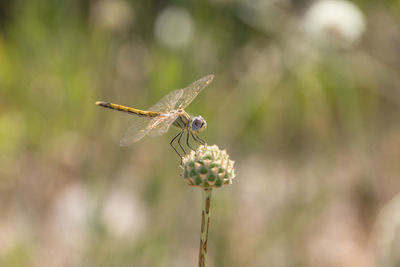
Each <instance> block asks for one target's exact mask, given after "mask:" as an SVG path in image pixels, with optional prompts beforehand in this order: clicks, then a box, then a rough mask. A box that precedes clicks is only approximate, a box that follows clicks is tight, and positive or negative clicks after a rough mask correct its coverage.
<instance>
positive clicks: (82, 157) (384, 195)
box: [0, 0, 400, 267]
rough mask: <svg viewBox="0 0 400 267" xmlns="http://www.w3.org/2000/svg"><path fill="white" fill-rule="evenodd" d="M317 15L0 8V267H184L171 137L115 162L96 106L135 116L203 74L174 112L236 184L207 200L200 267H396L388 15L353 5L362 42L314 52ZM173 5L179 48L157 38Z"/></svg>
mask: <svg viewBox="0 0 400 267" xmlns="http://www.w3.org/2000/svg"><path fill="white" fill-rule="evenodd" d="M313 3H314V2H313V1H282V2H279V1H254V2H252V1H250V2H245V1H229V0H227V1H221V0H212V1H211V0H210V1H201V2H194V1H189V2H181V1H167V2H159V1H122V0H119V1H104V0H103V1H76V0H71V1H53V0H33V1H8V2H2V3H1V4H0V94H1V95H0V96H1V97H0V192H1V193H0V211H1V214H2V216H1V219H0V266H10V267H12V266H43V265H46V266H47V265H50V266H189V265H194V264H196V262H197V259H196V258H197V253H198V250H197V249H198V248H197V246H198V242H197V241H198V232H199V227H200V221H199V219H200V192H198V190H196V189H192V188H186V187H185V186H184V184H183V183H182V181H180V178H179V174H180V168H179V166H178V164H179V160H178V158H177V157H176V156H175V155H174V153H173V151H172V150H171V149H170V147H169V145H168V142H169V140H170V138H171V137H172V136H173V134H174V133H175V131H174V130H172V129H171V131H170V132H169V133H168V134H166V136H162V137H159V138H156V139H150V138H147V139H144V140H143V141H141V142H139V143H137V144H135V145H133V146H131V147H128V148H121V147H119V146H118V140H119V138H120V137H121V136H122V134H123V132H124V130H125V129H126V128H127V127H128V126H129V124H130V117H129V116H125V115H124V114H119V113H116V112H111V111H108V110H103V109H99V108H98V107H97V106H95V105H94V102H95V101H96V100H105V101H111V102H115V103H120V104H125V105H130V106H135V107H139V108H144V109H145V108H146V107H149V106H152V105H153V104H154V103H155V102H156V101H157V100H158V99H160V98H161V97H162V96H163V95H165V94H167V93H168V92H170V91H171V90H173V89H176V88H182V87H184V86H186V85H188V84H189V83H191V82H192V81H194V80H196V79H198V78H200V77H202V76H203V75H206V74H208V73H214V74H215V75H216V78H215V80H214V82H213V83H212V84H211V85H210V86H209V87H208V88H206V89H205V90H204V91H203V92H202V93H201V94H200V95H199V96H198V97H197V98H196V100H195V101H194V102H193V103H192V104H191V105H190V106H189V107H188V108H187V111H189V112H190V113H193V114H195V115H197V114H201V115H202V116H203V117H204V118H205V119H206V120H207V123H208V128H207V130H206V131H205V132H204V133H203V134H202V137H204V138H205V139H206V140H207V141H208V143H210V144H213V143H216V144H218V145H219V146H220V147H223V148H226V149H227V150H228V152H230V153H231V154H232V155H231V157H232V158H233V159H236V160H237V165H236V166H237V172H238V176H237V180H236V181H235V183H234V184H233V185H232V186H231V187H229V188H226V189H222V190H220V191H219V192H216V193H215V194H214V195H215V196H214V203H213V205H214V207H213V208H214V210H213V218H212V225H211V229H210V230H211V233H210V244H209V256H210V260H209V263H210V266H244V265H248V266H397V265H398V263H399V262H400V256H399V255H400V254H399V253H398V250H397V249H396V248H397V247H398V244H399V238H398V234H397V232H398V229H399V228H398V224H397V222H396V220H394V219H393V220H389V219H388V220H386V219H385V218H388V217H390V218H392V217H395V218H396V215H397V213H396V212H395V211H396V209H395V208H393V209H390V211H391V212H389V215H390V216H389V215H387V214H386V213H384V214H383V215H382V213H381V210H382V208H383V207H384V205H386V203H388V204H387V205H389V204H391V203H392V202H391V199H395V196H396V195H397V194H398V192H399V188H400V182H399V180H398V176H399V173H400V169H399V165H398V159H399V156H400V153H399V151H400V149H399V148H400V138H399V136H400V135H399V133H400V132H399V129H400V128H399V120H398V118H399V104H400V94H399V78H398V77H400V76H399V72H400V60H399V46H398V43H399V40H400V35H399V32H400V31H399V26H398V25H399V24H398V23H399V12H398V11H399V5H398V2H397V1H387V2H371V1H364V0H359V1H353V3H355V4H356V5H357V6H358V7H359V8H360V10H361V12H362V13H363V14H364V16H365V20H366V27H367V30H366V32H364V33H363V35H362V38H361V39H360V40H358V42H357V43H355V44H346V45H344V43H343V40H342V39H340V38H339V39H340V40H339V41H338V40H336V39H334V38H333V39H329V40H330V42H328V44H322V45H321V44H320V43H318V42H315V40H313V39H312V38H310V37H309V36H307V35H306V33H305V32H304V31H303V29H302V25H303V24H302V23H303V21H304V20H305V18H306V14H307V10H308V9H309V8H310V7H311V6H312V5H313ZM171 6H175V7H177V6H178V7H181V8H183V9H184V10H186V11H187V13H188V14H189V15H190V16H189V17H190V19H191V20H192V22H193V25H194V29H193V34H192V35H191V36H189V37H190V38H189V39H188V40H189V41H188V42H187V43H186V44H185V45H183V46H182V47H180V48H171V47H168V45H166V43H164V42H163V39H162V38H161V37H159V36H157V35H156V34H155V33H154V27H155V24H156V21H157V19H158V18H159V16H160V14H162V12H163V11H164V10H165V9H166V8H168V7H171ZM349 27H350V26H349ZM328 30H329V29H328ZM336 30H337V31H339V32H338V33H339V37H340V28H339V29H336ZM328 32H329V31H328ZM333 32H334V33H335V31H333ZM172 33H174V34H175V33H176V32H174V31H172ZM330 33H331V32H330ZM336 33H337V32H336ZM333 36H335V35H334V34H333ZM336 37H337V36H336ZM342 37H343V36H342ZM344 41H346V39H344ZM111 196H123V198H118V197H116V198H112V197H111ZM115 199H116V200H115ZM127 199H128V200H127ZM114 201H115V202H114ZM115 203H116V204H115ZM393 203H395V202H393ZM108 205H111V206H110V207H111V208H109V210H112V211H113V210H115V211H114V212H115V213H111V214H108V213H107V212H105V210H106V208H105V207H108ZM114 205H115V206H114ZM393 205H394V204H393ZM114 207H119V208H114ZM397 210H398V209H397ZM120 216H122V217H120ZM391 216H392V217H391ZM382 218H383V219H382ZM382 221H383V222H382ZM376 222H378V223H376ZM385 222H386V223H385ZM390 223H392V224H390ZM377 225H378V226H377ZM381 225H383V226H382V227H381ZM385 227H386V228H385ZM382 229H383V230H382ZM385 229H393V230H391V231H392V232H389V234H386V231H385ZM396 231H397V232H396ZM390 233H392V234H390ZM376 240H378V241H379V240H384V241H385V242H383V241H382V242H377V241H376ZM375 241H376V242H375ZM369 244H370V245H369ZM383 251H384V252H386V253H382V252H383Z"/></svg>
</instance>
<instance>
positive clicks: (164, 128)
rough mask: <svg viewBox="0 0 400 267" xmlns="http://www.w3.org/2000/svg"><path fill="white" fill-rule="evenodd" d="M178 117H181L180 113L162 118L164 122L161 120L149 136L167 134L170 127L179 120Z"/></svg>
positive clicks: (152, 128) (153, 127)
mask: <svg viewBox="0 0 400 267" xmlns="http://www.w3.org/2000/svg"><path fill="white" fill-rule="evenodd" d="M178 116H179V115H178V113H175V114H170V115H169V116H166V117H161V116H160V118H162V120H161V119H160V121H158V122H156V125H154V126H152V127H151V130H150V131H149V135H150V136H151V137H156V136H159V135H163V134H165V133H166V132H168V129H169V127H170V126H171V125H172V123H174V121H175V120H176V119H177V117H178ZM157 118H158V117H157Z"/></svg>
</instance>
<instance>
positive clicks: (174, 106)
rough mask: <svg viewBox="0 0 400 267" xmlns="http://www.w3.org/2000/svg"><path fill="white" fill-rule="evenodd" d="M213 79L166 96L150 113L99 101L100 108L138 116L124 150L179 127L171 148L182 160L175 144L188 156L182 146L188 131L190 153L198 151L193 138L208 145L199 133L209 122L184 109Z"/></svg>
mask: <svg viewBox="0 0 400 267" xmlns="http://www.w3.org/2000/svg"><path fill="white" fill-rule="evenodd" d="M213 79H214V75H212V74H211V75H207V76H205V77H203V78H201V79H199V80H197V81H195V82H193V83H192V84H190V85H189V86H187V87H186V88H183V89H176V90H174V91H172V92H171V93H169V94H167V95H166V96H164V97H163V98H162V99H161V100H160V101H158V103H157V104H155V105H154V106H152V107H151V108H149V110H148V111H146V110H141V109H136V108H131V107H126V106H122V105H118V104H113V103H109V102H102V101H97V102H96V104H97V105H99V106H101V107H105V108H110V109H114V110H118V111H122V112H126V113H129V114H133V115H136V118H135V121H134V123H133V124H132V126H130V127H129V128H128V130H127V131H126V133H125V135H124V136H123V138H122V139H121V141H120V145H121V146H128V145H131V144H133V143H135V142H137V141H139V140H141V139H142V138H143V137H145V136H146V135H149V136H152V137H154V136H159V135H162V134H165V133H166V132H167V131H168V129H169V127H170V126H171V125H174V126H176V127H177V128H179V129H180V132H179V133H178V134H177V135H176V136H175V137H174V138H173V139H172V140H171V142H170V145H171V147H172V148H173V149H174V150H175V152H176V153H177V154H178V156H179V157H180V158H181V157H182V155H181V154H180V153H179V152H178V150H177V149H176V147H175V145H174V141H175V140H177V143H178V145H179V147H180V148H181V149H182V151H183V153H184V154H186V151H185V149H184V148H183V146H182V144H181V139H182V136H183V134H184V133H185V131H186V144H187V146H188V147H189V148H190V149H192V150H194V149H193V148H192V147H191V146H190V143H189V135H190V136H191V137H192V138H193V139H194V140H195V141H196V142H198V143H201V144H205V141H204V140H203V139H201V138H200V137H199V136H198V133H199V132H201V131H203V130H204V129H205V128H206V127H207V122H206V121H205V119H203V117H202V116H194V117H192V116H191V115H189V114H188V113H187V112H186V111H185V110H184V109H185V108H186V107H187V106H188V105H189V104H190V103H191V102H192V101H193V99H195V98H196V96H197V95H198V94H199V93H200V92H201V91H202V90H203V89H204V88H205V87H206V86H207V85H209V84H210V83H211V82H212V80H213Z"/></svg>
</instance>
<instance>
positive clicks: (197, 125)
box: [190, 116, 207, 132]
mask: <svg viewBox="0 0 400 267" xmlns="http://www.w3.org/2000/svg"><path fill="white" fill-rule="evenodd" d="M190 126H191V128H192V131H193V132H201V131H203V130H204V129H205V128H206V127H207V122H206V120H205V119H203V117H202V116H196V117H194V118H193V120H192V122H191V125H190Z"/></svg>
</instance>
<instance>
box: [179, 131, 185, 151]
mask: <svg viewBox="0 0 400 267" xmlns="http://www.w3.org/2000/svg"><path fill="white" fill-rule="evenodd" d="M184 132H185V131H184V130H182V131H181V132H180V133H179V138H178V144H179V146H180V147H181V149H182V151H183V154H185V155H186V151H185V149H183V146H182V144H181V138H182V135H183V133H184Z"/></svg>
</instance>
